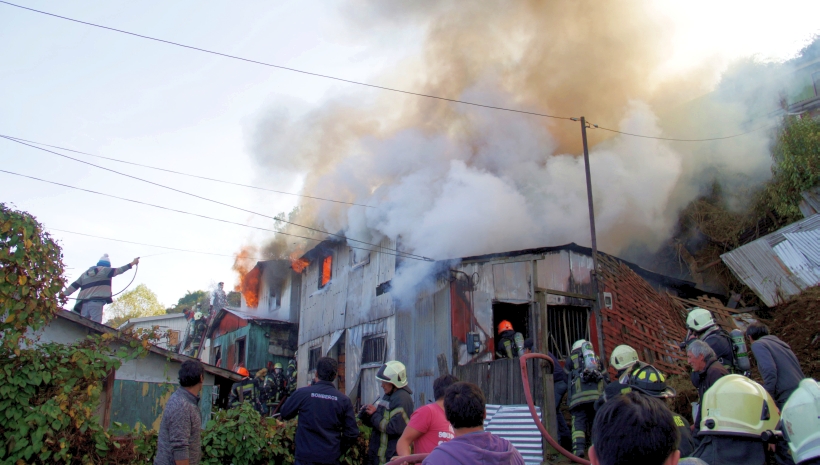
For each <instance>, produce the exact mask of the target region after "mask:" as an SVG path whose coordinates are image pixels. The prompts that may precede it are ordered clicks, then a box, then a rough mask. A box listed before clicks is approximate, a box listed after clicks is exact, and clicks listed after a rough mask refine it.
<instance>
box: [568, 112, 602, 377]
mask: <svg viewBox="0 0 820 465" xmlns="http://www.w3.org/2000/svg"><path fill="white" fill-rule="evenodd" d="M572 120H573V121H578V119H577V118H572ZM581 139H582V140H583V142H584V171H585V172H586V178H587V203H588V204H589V234H590V236H591V237H592V269H593V270H592V290H593V291H594V292H595V301H593V304H592V305H593V306H592V312H593V314H594V315H595V326H596V329H597V330H598V353H599V354H600V357H601V362H602V363H604V364H605V363H606V351H605V350H604V325H603V317H602V315H601V302H602V300H603V299H602V298H601V290H600V288H599V286H598V240H597V238H596V237H595V209H594V207H593V204H592V177H591V176H590V173H589V145H588V144H587V121H586V119H585V118H584V117H583V116H582V117H581Z"/></svg>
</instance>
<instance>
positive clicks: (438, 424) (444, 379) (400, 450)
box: [396, 375, 458, 456]
mask: <svg viewBox="0 0 820 465" xmlns="http://www.w3.org/2000/svg"><path fill="white" fill-rule="evenodd" d="M457 382H458V378H456V377H455V376H453V375H443V376H439V377H438V378H437V379H436V380H435V381H433V395H434V396H435V398H436V401H435V402H433V403H432V404H427V405H425V406H424V407H421V408H419V409H417V410H416V411H415V412H413V415H412V416H411V417H410V423H408V424H407V428H405V429H404V433H402V435H401V438H399V442H398V444H396V454H397V455H398V456H405V455H410V454H429V453H430V452H432V451H433V449H435V448H436V446H437V445H439V444H441V443H443V442H447V441H449V440H450V439H453V437H454V432H453V426H452V425H450V422H449V421H447V417H446V416H445V415H444V392H445V391H447V388H448V387H450V386H451V385H452V384H455V383H457ZM411 444H412V445H413V451H412V452H411V451H410V445H411Z"/></svg>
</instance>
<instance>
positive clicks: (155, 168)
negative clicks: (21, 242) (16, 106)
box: [0, 134, 376, 208]
mask: <svg viewBox="0 0 820 465" xmlns="http://www.w3.org/2000/svg"><path fill="white" fill-rule="evenodd" d="M0 137H5V138H6V139H12V140H17V141H23V142H29V143H32V144H36V145H42V146H44V147H51V148H53V149H60V150H65V151H67V152H73V153H78V154H80V155H88V156H89V157H95V158H102V159H103V160H110V161H115V162H118V163H125V164H128V165H134V166H141V167H143V168H150V169H152V170H158V171H165V172H166V173H173V174H178V175H180V176H188V177H191V178H197V179H204V180H206V181H213V182H221V183H223V184H230V185H232V186H240V187H248V188H251V189H258V190H261V191H267V192H275V193H277V194H285V195H293V196H296V197H305V198H308V199H314V200H324V201H326V202H334V203H341V204H345V205H355V206H358V207H366V208H376V207H374V206H372V205H365V204H361V203H354V202H345V201H343V200H333V199H326V198H323V197H316V196H312V195H305V194H294V193H292V192H284V191H277V190H274V189H268V188H265V187H257V186H251V185H249V184H241V183H238V182H232V181H225V180H223V179H216V178H209V177H207V176H199V175H196V174H190V173H185V172H182V171H174V170H170V169H167V168H160V167H158V166H151V165H144V164H142V163H135V162H133V161H126V160H120V159H118V158H111V157H104V156H102V155H95V154H93V153H87V152H80V151H79V150H73V149H69V148H65V147H60V146H58V145H49V144H45V143H43V142H37V141H36V140H28V139H21V138H19V137H13V136H6V135H3V134H0Z"/></svg>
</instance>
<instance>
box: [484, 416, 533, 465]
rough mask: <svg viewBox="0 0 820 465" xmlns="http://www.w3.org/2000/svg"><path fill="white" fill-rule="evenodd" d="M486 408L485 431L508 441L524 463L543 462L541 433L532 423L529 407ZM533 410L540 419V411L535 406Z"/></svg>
mask: <svg viewBox="0 0 820 465" xmlns="http://www.w3.org/2000/svg"><path fill="white" fill-rule="evenodd" d="M486 408H487V417H486V418H485V419H484V430H485V431H487V432H490V433H493V434H495V435H496V436H499V437H502V438H504V439H506V440H508V441H510V442H511V443H512V445H513V446H514V447H515V448H516V449H517V450H518V452H519V453H520V454H521V456H522V457H524V463H528V464H529V463H531V464H535V465H538V464H540V463H542V462H543V461H544V451H543V449H542V447H541V444H542V443H541V432H540V431H539V430H538V426H536V425H535V423H534V422H533V419H532V415H531V414H530V409H529V407H527V406H526V405H493V404H487V406H486ZM535 409H536V412H537V413H538V418H539V419H540V418H541V409H540V408H538V407H537V406H536V407H535Z"/></svg>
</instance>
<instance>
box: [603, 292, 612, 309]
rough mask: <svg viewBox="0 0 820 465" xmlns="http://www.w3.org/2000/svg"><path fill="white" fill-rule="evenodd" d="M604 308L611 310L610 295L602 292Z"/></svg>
mask: <svg viewBox="0 0 820 465" xmlns="http://www.w3.org/2000/svg"><path fill="white" fill-rule="evenodd" d="M604 307H606V308H608V309H610V310H612V293H611V292H604Z"/></svg>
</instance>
